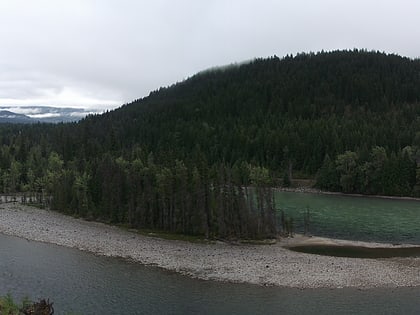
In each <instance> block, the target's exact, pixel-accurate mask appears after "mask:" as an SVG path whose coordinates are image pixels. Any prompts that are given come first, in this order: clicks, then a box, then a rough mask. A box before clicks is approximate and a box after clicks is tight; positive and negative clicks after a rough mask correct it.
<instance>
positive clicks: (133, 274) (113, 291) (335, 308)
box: [0, 234, 420, 314]
mask: <svg viewBox="0 0 420 315" xmlns="http://www.w3.org/2000/svg"><path fill="white" fill-rule="evenodd" d="M8 292H9V293H11V294H12V295H13V296H14V297H15V298H16V299H20V298H22V297H24V296H29V297H31V298H32V299H37V298H41V297H49V298H50V299H51V300H53V301H54V305H55V309H56V313H55V314H66V313H68V312H70V311H73V312H76V313H78V314H314V313H316V314H419V312H420V288H404V289H374V290H364V291H360V290H356V289H334V290H329V289H314V290H297V289H284V288H276V287H259V286H253V285H245V284H228V283H220V282H213V281H200V280H194V279H190V278H188V277H183V276H180V275H177V274H175V273H171V272H165V271H162V270H160V269H158V268H154V267H147V266H142V265H139V264H134V263H130V262H127V261H124V260H121V259H115V258H105V257H98V256H95V255H92V254H89V253H85V252H81V251H78V250H74V249H69V248H64V247H59V246H55V245H50V244H44V243H38V242H32V241H26V240H24V239H20V238H16V237H10V236H4V235H1V234H0V294H1V295H4V294H6V293H8Z"/></svg>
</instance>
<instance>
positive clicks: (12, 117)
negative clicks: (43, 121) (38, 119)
mask: <svg viewBox="0 0 420 315" xmlns="http://www.w3.org/2000/svg"><path fill="white" fill-rule="evenodd" d="M32 122H35V121H33V120H32V119H31V118H30V117H28V116H26V115H24V114H17V113H14V112H11V111H8V110H0V123H23V124H27V123H32Z"/></svg>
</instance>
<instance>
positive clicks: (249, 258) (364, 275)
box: [0, 204, 420, 288]
mask: <svg viewBox="0 0 420 315" xmlns="http://www.w3.org/2000/svg"><path fill="white" fill-rule="evenodd" d="M0 233H3V234H7V235H12V236H17V237H21V238H26V239H28V240H32V241H40V242H46V243H51V244H57V245H61V246H66V247H71V248H77V249H80V250H83V251H88V252H91V253H94V254H97V255H103V256H112V257H122V258H126V259H129V260H131V261H135V262H138V263H141V264H145V265H153V266H157V267H160V268H163V269H166V270H170V271H175V272H178V273H181V274H183V275H187V276H191V277H194V278H198V279H204V280H217V281H229V282H241V283H251V284H258V285H269V286H281V287H292V288H344V287H357V288H373V287H407V286H420V258H386V259H360V258H345V257H328V256H319V255H312V254H305V253H298V252H294V251H291V250H288V249H287V247H288V246H291V245H300V244H340V243H341V244H346V245H349V244H352V245H357V246H368V247H379V246H381V247H383V246H393V245H392V244H387V245H384V244H375V243H364V242H350V241H340V240H332V239H326V238H317V237H312V238H309V237H305V236H296V237H294V238H291V239H282V240H279V241H278V242H277V243H275V244H272V245H252V244H228V243H224V242H216V243H208V244H207V243H191V242H185V241H178V240H165V239H160V238H156V237H149V236H144V235H140V234H138V233H134V232H130V231H126V230H124V229H121V228H118V227H115V226H109V225H106V224H102V223H98V222H88V221H84V220H81V219H76V218H73V217H69V216H65V215H62V214H60V213H57V212H53V211H48V210H41V209H37V208H33V207H29V206H24V205H19V204H0Z"/></svg>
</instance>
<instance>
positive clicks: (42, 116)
mask: <svg viewBox="0 0 420 315" xmlns="http://www.w3.org/2000/svg"><path fill="white" fill-rule="evenodd" d="M27 116H29V117H31V118H39V119H41V118H53V117H60V116H61V114H59V113H45V114H35V115H27Z"/></svg>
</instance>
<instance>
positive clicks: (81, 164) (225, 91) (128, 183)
mask: <svg viewBox="0 0 420 315" xmlns="http://www.w3.org/2000/svg"><path fill="white" fill-rule="evenodd" d="M419 164H420V60H417V59H409V58H405V57H401V56H398V55H393V54H385V53H381V52H373V51H366V50H351V51H333V52H319V53H302V54H298V55H295V56H286V57H283V58H278V57H276V56H274V57H270V58H266V59H255V60H253V61H250V62H247V63H243V64H237V65H230V66H228V67H223V68H214V69H209V70H207V71H204V72H201V73H198V74H196V75H194V76H192V77H191V78H188V79H186V80H185V81H182V82H180V83H176V84H174V85H172V86H169V87H165V88H160V89H159V90H156V91H153V92H151V93H150V95H149V96H147V97H144V98H142V99H137V100H134V101H133V102H132V103H130V104H126V105H123V106H121V107H120V108H118V109H116V110H113V111H108V112H106V113H104V114H101V115H91V116H88V117H86V118H85V119H83V120H81V121H79V122H74V123H65V124H64V123H62V124H33V125H19V124H0V192H1V193H3V194H8V195H13V194H16V193H20V194H23V195H24V196H25V198H28V199H29V200H30V201H31V202H41V203H44V204H46V205H47V206H49V207H51V208H52V209H55V210H57V211H60V212H63V213H66V214H70V215H75V216H79V217H84V218H87V219H92V220H101V221H105V222H111V223H118V224H125V225H128V226H131V227H135V228H146V229H155V230H162V231H168V232H173V233H183V234H193V235H204V236H206V237H210V238H218V237H220V238H231V237H237V238H265V237H273V236H275V234H276V232H277V227H278V225H279V224H278V222H277V218H276V209H275V201H274V200H273V192H272V189H271V187H274V186H280V185H286V186H287V185H289V184H290V181H291V180H292V179H293V178H312V179H315V180H316V186H317V187H319V188H320V189H324V190H329V191H340V192H345V193H362V194H380V195H394V196H413V197H420V165H419Z"/></svg>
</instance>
